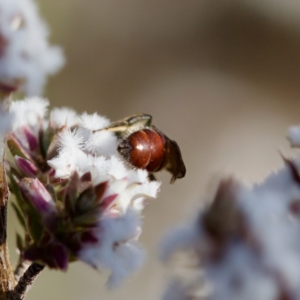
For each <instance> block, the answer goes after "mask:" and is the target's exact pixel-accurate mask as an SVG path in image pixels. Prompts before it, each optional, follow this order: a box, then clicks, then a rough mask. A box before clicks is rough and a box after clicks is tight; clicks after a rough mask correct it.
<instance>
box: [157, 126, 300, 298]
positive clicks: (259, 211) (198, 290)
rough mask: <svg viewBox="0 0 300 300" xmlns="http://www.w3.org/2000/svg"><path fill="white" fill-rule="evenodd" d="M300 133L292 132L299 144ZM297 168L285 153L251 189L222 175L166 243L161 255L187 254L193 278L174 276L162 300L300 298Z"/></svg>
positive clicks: (299, 227) (298, 131)
mask: <svg viewBox="0 0 300 300" xmlns="http://www.w3.org/2000/svg"><path fill="white" fill-rule="evenodd" d="M299 133H300V130H299V128H297V127H293V128H291V129H290V131H289V138H290V140H291V142H292V144H293V145H294V146H298V145H299V143H298V141H300V134H299ZM299 166H300V165H299V161H297V160H294V161H289V160H286V159H285V166H284V167H283V168H282V169H281V170H279V171H278V172H276V173H273V174H271V175H269V176H268V177H267V178H266V179H265V180H264V181H263V182H262V183H260V184H256V185H254V186H253V187H251V188H249V187H245V186H243V185H242V184H240V183H238V182H237V181H235V180H233V179H227V180H224V181H222V182H221V183H220V185H219V188H218V191H217V193H216V195H215V197H214V200H213V202H212V204H211V205H209V206H208V207H207V208H206V209H205V210H204V211H202V212H201V213H200V214H199V215H198V216H197V218H196V219H195V220H194V221H193V222H190V223H188V224H186V225H182V226H180V227H178V228H177V229H175V230H174V231H173V232H171V233H170V234H169V236H167V238H166V239H165V241H164V246H163V251H162V259H163V260H167V259H169V258H170V257H171V256H174V254H175V253H177V254H176V255H178V253H181V255H183V254H185V255H187V257H188V258H187V260H188V263H187V264H188V265H189V267H190V266H191V264H192V265H193V267H192V268H190V269H192V270H193V272H192V276H186V274H185V273H186V272H185V273H184V272H182V273H181V275H180V276H179V277H178V276H174V278H173V280H172V282H171V284H170V287H169V289H168V290H167V292H166V293H165V295H164V300H171V299H172V300H174V299H176V300H183V299H184V300H187V299H212V300H231V299H236V300H250V299H260V300H274V299H287V300H290V299H300V238H299V237H300V176H299ZM184 269H188V268H183V270H184ZM190 273H191V272H190ZM190 275H191V274H190ZM174 287H176V288H174ZM174 290H176V293H175V294H174ZM174 295H176V297H175V296H174Z"/></svg>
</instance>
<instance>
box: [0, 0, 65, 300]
mask: <svg viewBox="0 0 300 300" xmlns="http://www.w3.org/2000/svg"><path fill="white" fill-rule="evenodd" d="M47 37H48V32H47V28H46V25H45V24H44V22H43V21H42V20H41V19H40V17H39V15H38V12H37V8H36V6H35V4H34V3H33V2H32V1H31V0H0V99H1V101H0V278H1V280H0V299H6V293H7V292H8V291H10V290H12V289H13V288H14V286H15V280H14V276H13V272H12V269H11V266H10V262H9V255H8V249H7V245H6V215H7V204H8V198H9V189H8V183H7V177H6V170H5V143H6V134H7V132H8V131H10V130H11V128H12V125H13V122H14V120H15V119H14V114H13V113H12V112H11V111H10V100H11V93H12V92H16V91H18V92H23V93H25V94H27V95H29V94H38V93H40V92H41V91H42V88H43V86H44V83H45V79H46V77H47V75H48V74H53V73H55V72H56V71H57V70H58V69H59V68H60V67H61V66H62V64H63V56H62V53H61V51H60V49H59V48H56V47H50V46H49V45H48V42H47Z"/></svg>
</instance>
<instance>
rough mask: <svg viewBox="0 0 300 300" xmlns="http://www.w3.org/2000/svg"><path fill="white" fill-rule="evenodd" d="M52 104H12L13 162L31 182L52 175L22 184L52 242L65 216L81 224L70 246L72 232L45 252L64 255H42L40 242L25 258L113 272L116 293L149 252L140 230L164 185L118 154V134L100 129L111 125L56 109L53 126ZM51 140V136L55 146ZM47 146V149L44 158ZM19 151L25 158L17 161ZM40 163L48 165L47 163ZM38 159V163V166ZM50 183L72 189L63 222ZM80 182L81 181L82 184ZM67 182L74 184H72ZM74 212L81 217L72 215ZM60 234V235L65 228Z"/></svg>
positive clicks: (95, 117) (35, 101)
mask: <svg viewBox="0 0 300 300" xmlns="http://www.w3.org/2000/svg"><path fill="white" fill-rule="evenodd" d="M48 104H49V103H48V101H47V100H45V99H41V98H28V99H25V100H23V101H15V102H13V103H12V105H11V108H10V112H11V113H14V114H15V115H16V121H15V123H14V126H13V136H12V137H11V138H10V139H11V141H10V149H11V151H12V152H13V153H14V149H15V148H18V149H19V150H18V151H15V153H17V155H15V156H14V161H15V164H16V167H17V168H18V170H19V171H18V172H19V173H20V174H25V175H26V176H33V175H34V174H42V172H46V173H44V174H43V175H42V176H41V177H40V178H39V180H38V179H28V178H27V179H26V180H22V179H23V178H22V177H21V178H20V181H19V182H17V184H19V186H20V190H21V193H22V195H23V197H24V198H25V199H27V201H31V203H32V205H33V207H34V208H35V209H36V210H37V212H39V213H40V214H41V216H42V221H43V224H44V226H45V227H46V228H48V229H47V230H49V228H54V229H52V230H54V232H52V236H53V237H56V231H55V230H56V229H55V228H56V227H55V226H54V227H53V224H55V222H56V220H57V219H59V218H60V216H61V215H62V214H63V215H64V214H65V215H68V214H70V216H69V220H72V221H71V222H73V223H74V224H75V225H74V230H73V231H71V232H72V236H70V238H71V240H70V241H69V240H68V238H69V234H68V233H66V238H65V239H66V240H67V241H66V242H65V241H64V240H62V239H61V236H62V233H61V232H60V231H59V233H58V235H57V240H55V239H53V240H54V242H53V244H51V247H52V248H49V249H50V250H47V251H49V253H51V251H52V250H51V249H59V251H58V250H55V252H53V257H52V258H51V259H50V261H49V258H48V256H47V255H46V254H45V255H46V256H45V255H44V254H43V253H46V252H45V251H43V250H40V246H39V245H40V244H39V241H38V240H37V241H35V240H34V241H32V242H31V244H29V245H28V247H29V248H28V250H27V252H26V251H25V256H26V257H27V258H29V259H31V260H35V259H36V260H42V261H44V262H45V263H46V264H48V265H49V267H52V268H60V269H66V268H67V265H68V255H67V254H66V253H68V251H69V252H70V253H71V254H72V255H73V256H75V257H77V259H78V260H81V261H84V262H86V263H87V264H89V265H91V266H93V267H94V268H98V269H108V270H110V271H111V276H110V279H109V286H110V287H113V286H116V285H118V284H120V282H121V281H122V280H123V279H124V278H125V277H127V275H128V274H129V273H130V272H132V271H134V270H135V269H137V268H138V267H140V266H141V264H142V262H143V258H144V250H143V249H142V248H141V247H140V246H139V244H138V242H137V240H138V237H139V236H140V234H141V231H142V229H141V226H142V222H141V212H142V209H143V207H144V201H145V199H152V198H155V197H156V195H157V192H158V190H159V186H160V183H159V182H156V181H152V182H150V181H149V179H148V172H147V171H145V170H139V169H134V168H133V167H130V166H129V164H128V163H125V162H124V159H123V158H122V157H121V156H120V155H119V154H118V153H117V150H116V149H117V146H118V140H117V138H116V136H115V134H114V133H112V132H110V131H108V130H106V129H104V130H101V129H103V128H104V127H107V126H108V125H109V124H110V121H109V120H108V119H107V118H105V117H101V116H99V115H97V114H96V113H95V114H92V115H88V114H86V113H84V114H82V115H80V116H79V115H77V113H76V112H75V111H73V110H71V109H68V108H61V109H58V108H55V109H53V110H51V111H50V112H49V116H50V117H49V120H48V119H47V115H48ZM48 136H52V138H51V139H50V140H49V141H48V140H47V137H48ZM47 141H48V142H47ZM45 143H46V145H48V146H45ZM47 143H48V144H47ZM43 147H46V150H45V149H44V152H42V153H41V152H40V149H42V148H43ZM47 149H48V150H47ZM20 151H21V152H22V153H23V156H22V157H20V156H19V154H18V153H19V152H20ZM53 153H55V155H53ZM41 156H42V157H45V159H46V161H45V162H44V163H43V162H42V160H41ZM37 157H39V160H38V161H35V159H36V158H37ZM47 157H50V158H49V159H47ZM45 164H46V165H45ZM45 176H48V181H50V184H53V186H55V188H56V189H58V188H59V185H58V184H59V183H61V184H62V187H61V188H62V189H63V190H64V189H66V191H68V189H69V190H70V193H71V194H70V195H75V196H73V197H72V196H68V197H67V198H66V197H64V196H62V195H66V192H65V193H60V194H59V195H58V196H57V197H62V198H61V199H60V201H61V202H62V203H65V204H64V209H65V212H63V213H58V215H57V217H55V215H56V213H57V211H58V210H57V204H56V202H55V200H54V199H52V196H51V195H50V194H49V193H48V190H47V189H45V188H44V187H43V180H44V178H45ZM76 176H77V177H76ZM76 178H77V179H76ZM74 180H75V181H74ZM76 180H79V181H78V183H76ZM73 181H74V182H75V183H74V185H72V182H73ZM68 182H69V183H70V184H69V185H66V184H67V183H68ZM79 182H80V184H81V185H82V186H81V185H80V184H79ZM84 185H86V188H84ZM87 187H88V189H87ZM74 189H78V192H75V194H74V193H73V192H72V191H73V190H74ZM86 191H88V192H87V194H85V192H86ZM68 193H69V192H67V194H68ZM72 193H73V194H72ZM76 193H77V194H76ZM89 193H90V194H89ZM68 195H69V194H68ZM76 195H77V196H76ZM78 195H79V196H78ZM74 197H75V198H74ZM76 197H78V199H77V198H76ZM76 201H77V202H76ZM93 201H94V202H93ZM72 203H73V204H72ZM93 203H94V204H93ZM59 205H60V206H61V204H59ZM74 206H76V207H77V208H76V211H74V210H72V207H74ZM60 210H61V208H60ZM25 213H26V212H25ZM67 220H68V219H67ZM61 222H62V223H63V222H65V219H64V218H63V219H62V220H61ZM68 222H70V221H68ZM73 223H71V224H73ZM63 224H64V223H63ZM68 224H69V225H68V226H70V223H68ZM86 224H87V227H85V226H86ZM51 226H52V227H51ZM72 226H73V225H72ZM57 228H58V229H57V230H59V228H60V227H57ZM76 228H81V231H79V232H76V230H77V229H76ZM74 231H75V232H74ZM83 233H84V234H83ZM45 234H47V233H45ZM74 234H75V235H74ZM74 237H75V239H73V240H72V238H74ZM32 244H35V247H36V248H35V251H34V252H30V251H31V249H32ZM72 245H75V246H72ZM39 251H40V252H39ZM53 251H54V250H53ZM32 253H33V254H32ZM57 253H58V254H57Z"/></svg>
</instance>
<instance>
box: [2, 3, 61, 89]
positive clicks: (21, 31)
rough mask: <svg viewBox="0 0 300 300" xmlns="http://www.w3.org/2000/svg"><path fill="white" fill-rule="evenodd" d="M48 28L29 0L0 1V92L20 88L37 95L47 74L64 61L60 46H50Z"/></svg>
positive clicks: (54, 70)
mask: <svg viewBox="0 0 300 300" xmlns="http://www.w3.org/2000/svg"><path fill="white" fill-rule="evenodd" d="M48 35H49V33H48V29H47V26H46V24H45V23H44V21H43V20H42V19H41V18H40V17H39V14H38V10H37V7H36V5H35V3H34V2H33V1H32V0H0V91H1V92H2V93H4V94H9V93H10V92H14V91H16V90H18V89H19V88H21V89H22V90H23V91H24V92H25V94H26V95H39V94H40V93H41V92H42V90H43V87H44V85H45V82H46V77H47V76H48V75H51V74H54V73H56V72H57V71H58V70H59V69H60V68H61V67H62V65H63V64H64V57H63V54H62V51H61V49H60V48H59V47H53V46H49V44H48Z"/></svg>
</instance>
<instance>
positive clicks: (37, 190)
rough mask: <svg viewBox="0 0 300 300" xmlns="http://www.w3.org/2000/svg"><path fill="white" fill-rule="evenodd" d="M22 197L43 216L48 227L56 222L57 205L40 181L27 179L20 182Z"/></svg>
mask: <svg viewBox="0 0 300 300" xmlns="http://www.w3.org/2000/svg"><path fill="white" fill-rule="evenodd" d="M19 187H20V191H21V194H22V196H23V197H24V199H25V200H27V201H29V202H30V203H31V204H32V205H33V207H34V208H35V209H36V211H37V212H38V213H39V215H40V216H41V218H42V220H43V221H44V223H45V225H46V226H47V227H49V226H52V225H53V223H54V222H55V220H56V213H57V209H56V204H55V202H54V201H53V199H52V197H51V195H50V194H49V192H48V191H47V190H46V188H45V187H44V185H43V184H42V183H41V182H40V181H39V180H38V179H31V178H25V179H23V180H21V181H20V182H19Z"/></svg>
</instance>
